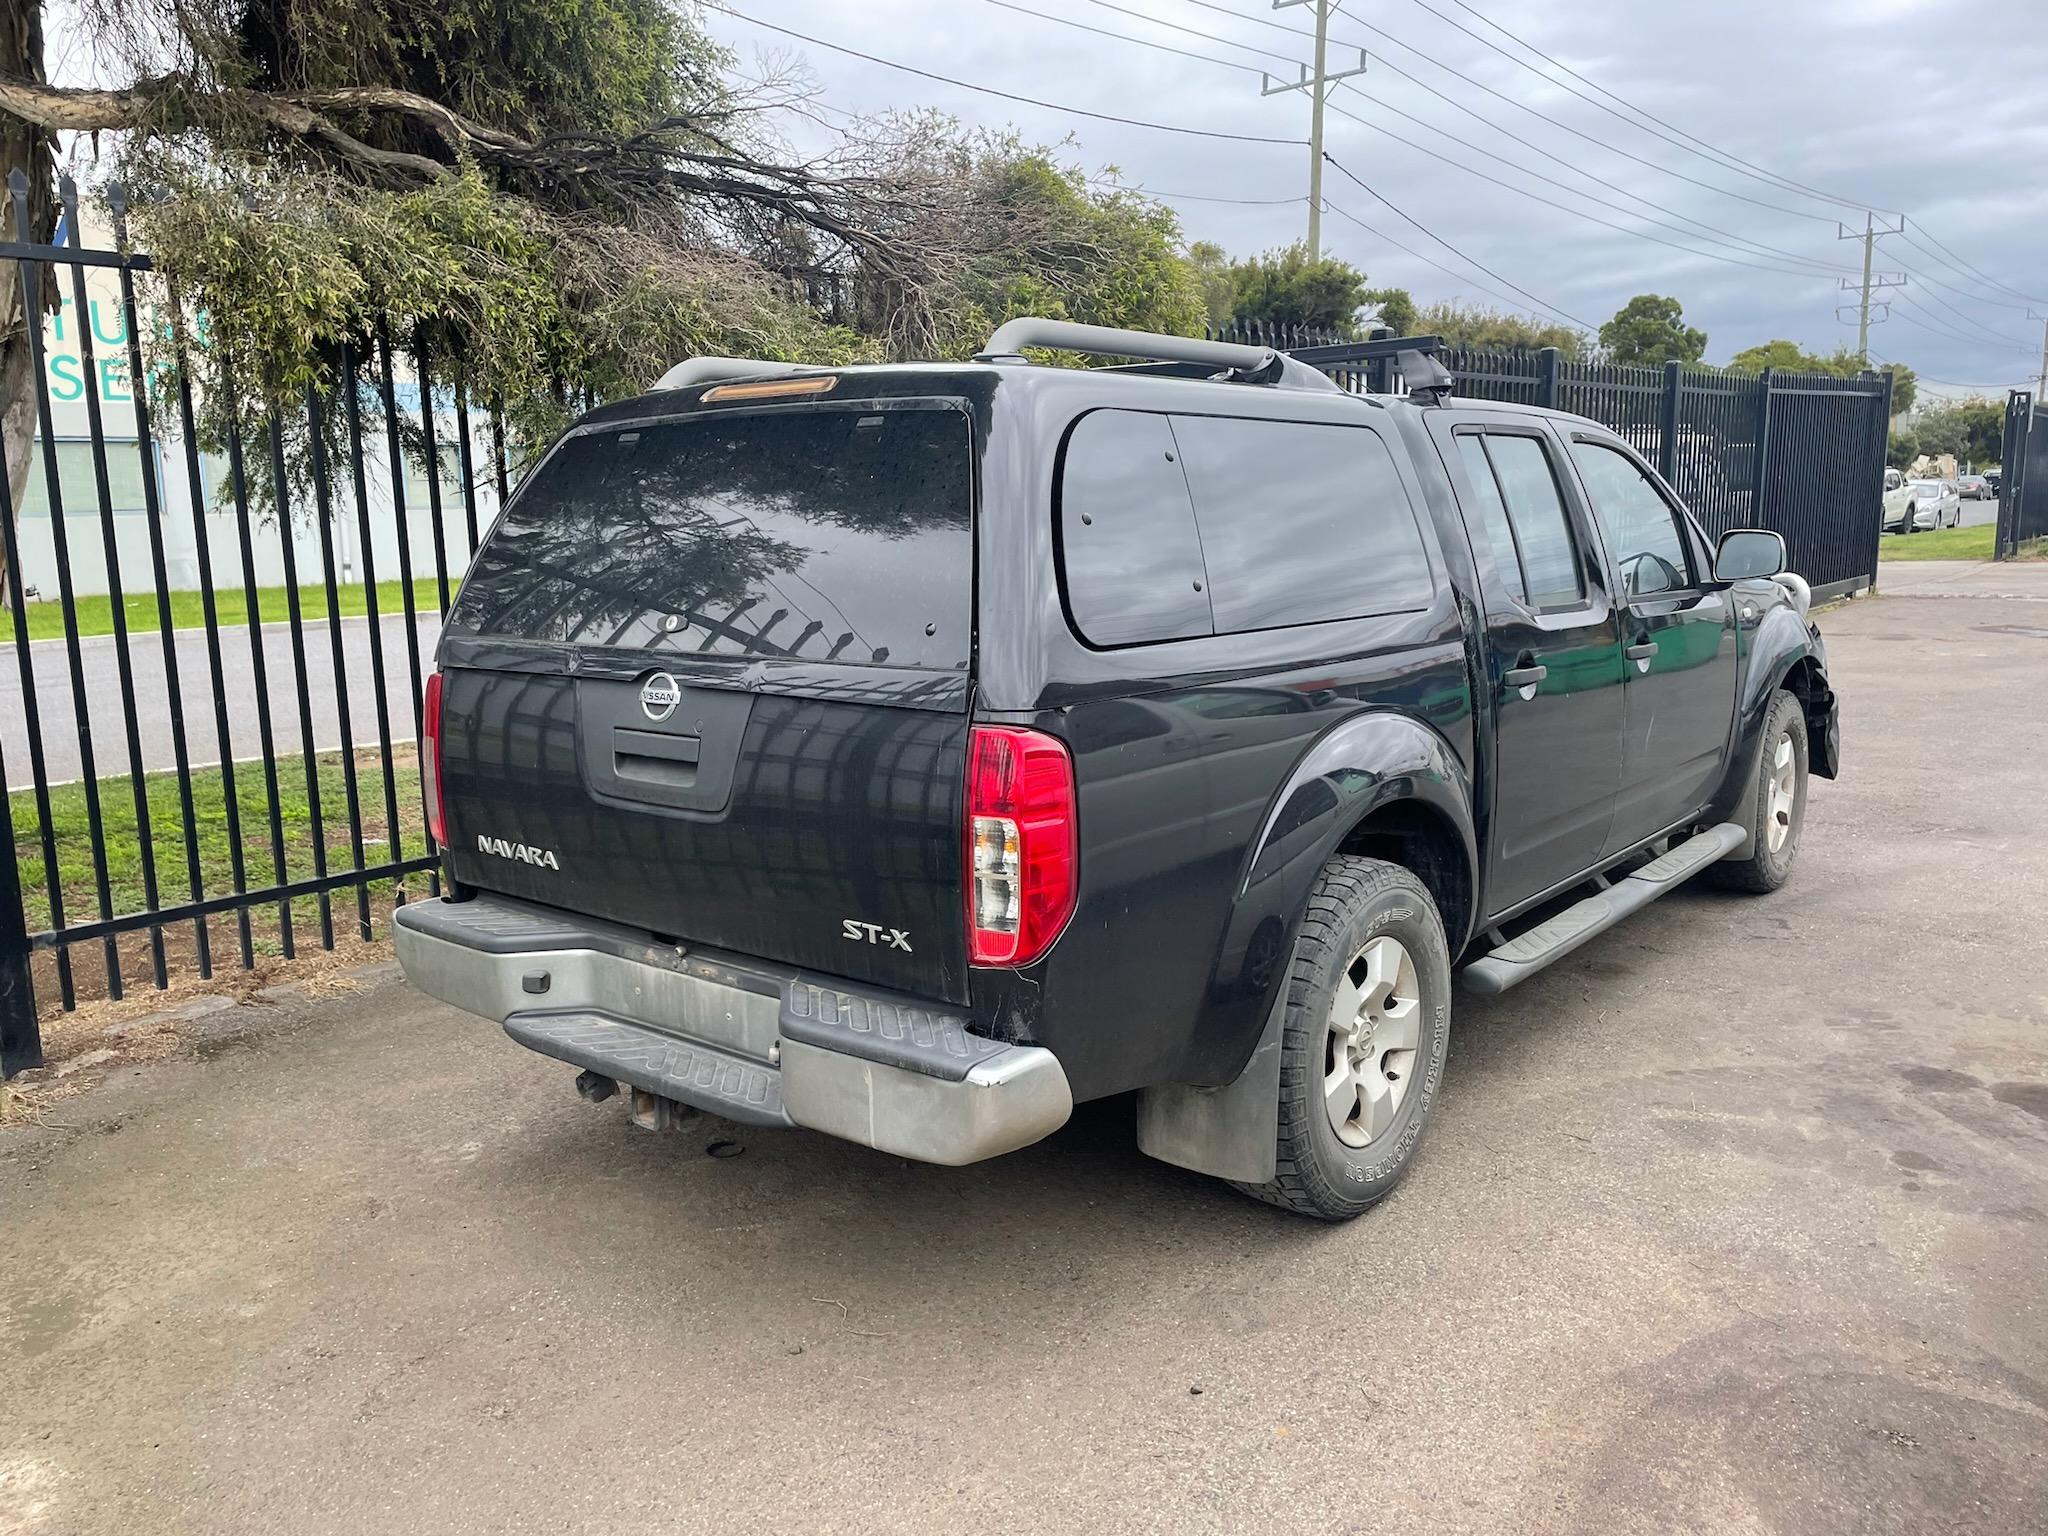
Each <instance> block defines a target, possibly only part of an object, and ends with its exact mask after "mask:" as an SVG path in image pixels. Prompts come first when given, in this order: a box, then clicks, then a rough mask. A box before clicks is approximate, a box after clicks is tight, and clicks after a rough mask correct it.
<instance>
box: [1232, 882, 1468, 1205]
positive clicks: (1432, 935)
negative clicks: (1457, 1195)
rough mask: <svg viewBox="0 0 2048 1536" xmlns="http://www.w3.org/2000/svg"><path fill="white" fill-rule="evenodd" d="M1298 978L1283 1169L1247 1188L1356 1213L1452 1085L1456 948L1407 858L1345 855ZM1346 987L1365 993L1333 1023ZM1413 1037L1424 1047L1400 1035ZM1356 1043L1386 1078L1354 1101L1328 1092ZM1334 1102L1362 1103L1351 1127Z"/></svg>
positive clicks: (1290, 999) (1382, 1187) (1286, 1040)
mask: <svg viewBox="0 0 2048 1536" xmlns="http://www.w3.org/2000/svg"><path fill="white" fill-rule="evenodd" d="M1404 961H1405V969H1404V968H1403V962H1404ZM1361 983H1363V985H1362V986H1361ZM1285 985H1286V987H1287V989H1288V990H1287V1001H1286V1012H1285V1014H1284V1016H1283V1018H1282V1022H1281V1041H1280V1044H1281V1053H1280V1118H1279V1131H1278V1141H1277V1145H1276V1149H1275V1153H1276V1155H1275V1171H1274V1175H1273V1178H1272V1180H1271V1181H1270V1182H1268V1183H1265V1184H1239V1185H1238V1186H1237V1187H1238V1188H1239V1189H1241V1190H1243V1191H1244V1192H1245V1193H1246V1194H1248V1195H1252V1196H1254V1197H1255V1198H1257V1199H1260V1200H1264V1201H1266V1202H1268V1203H1269V1204H1272V1205H1277V1206H1281V1207H1284V1208H1285V1209H1287V1210H1290V1211H1297V1212H1299V1213H1300V1214H1302V1215H1304V1216H1314V1217H1317V1218H1319V1219H1320V1220H1323V1221H1349V1220H1351V1219H1352V1218H1353V1217H1354V1216H1359V1215H1362V1214H1363V1213H1364V1212H1366V1211H1367V1210H1369V1209H1371V1207H1372V1206H1373V1205H1374V1204H1375V1203H1376V1202H1377V1201H1379V1200H1380V1199H1382V1198H1383V1197H1384V1196H1386V1194H1387V1193H1388V1192H1389V1191H1391V1190H1392V1189H1393V1187H1394V1186H1395V1185H1396V1184H1398V1183H1400V1182H1401V1177H1402V1175H1403V1174H1405V1173H1406V1172H1407V1171H1408V1164H1409V1162H1410V1161H1411V1160H1412V1159H1413V1158H1414V1155H1415V1147H1416V1143H1417V1142H1418V1141H1419V1140H1420V1138H1421V1135H1422V1129H1423V1126H1424V1124H1425V1123H1426V1122H1427V1121H1428V1119H1429V1113H1430V1108H1431V1106H1432V1105H1433V1104H1434V1102H1435V1100H1436V1095H1437V1090H1438V1087H1439V1086H1440V1084H1441V1082H1442V1078H1443V1069H1444V1055H1445V1052H1446V1050H1447V1049H1448V1048H1449V1045H1450V1026H1451V957H1450V951H1449V948H1448V946H1447V945H1446V944H1445V942H1444V926H1443V919H1442V917H1441V916H1440V915H1439V914H1438V912H1437V909H1436V902H1435V901H1434V900H1433V899H1432V898H1431V896H1430V894H1429V891H1428V889H1427V888H1426V887H1425V886H1424V885H1423V884H1422V882H1421V881H1420V880H1418V879H1417V878H1416V877H1415V876H1414V875H1413V874H1411V873H1410V872H1409V871H1407V870H1405V869H1403V868H1401V867H1400V866H1399V865H1398V864H1387V863H1383V862H1382V861H1380V860H1378V859H1361V858H1351V857H1339V858H1334V859H1331V860H1330V861H1329V863H1327V864H1325V865H1324V866H1323V870H1322V873H1321V875H1319V876H1318V877H1317V880H1316V884H1315V889H1314V890H1313V891H1312V892H1311V893H1310V894H1309V900H1308V910H1307V912H1306V913H1305V914H1304V915H1303V917H1302V921H1301V934H1300V936H1299V937H1298V938H1297V939H1296V940H1295V944H1294V956H1293V960H1292V962H1291V963H1290V965H1289V968H1288V973H1287V979H1286V982H1285ZM1340 986H1342V987H1345V988H1347V989H1352V990H1351V995H1352V997H1353V998H1355V999H1356V1000H1357V1001H1356V1005H1355V1006H1353V1007H1352V1008H1351V1009H1349V1010H1348V1011H1347V1015H1346V1016H1347V1017H1348V1019H1349V1020H1350V1023H1351V1029H1350V1031H1348V1032H1345V1031H1339V1030H1338V1029H1337V1028H1336V1027H1335V1025H1334V1022H1333V1015H1334V1013H1335V1010H1336V1000H1337V997H1338V989H1339V987H1340ZM1404 1002H1405V1003H1406V1004H1408V1006H1407V1007H1406V1008H1405V1009H1403V1008H1402V1007H1401V1005H1402V1004H1403V1003H1404ZM1375 1010H1376V1011H1375ZM1404 1021H1412V1028H1411V1029H1403V1028H1402V1027H1401V1026H1402V1024H1403V1022H1404ZM1400 1041H1412V1044H1409V1045H1406V1046H1403V1045H1400V1044H1398V1043H1390V1042H1400ZM1347 1052H1348V1053H1349V1054H1350V1056H1351V1058H1352V1060H1351V1063H1350V1065H1351V1067H1352V1068H1353V1069H1354V1070H1355V1072H1356V1075H1357V1077H1358V1079H1359V1080H1360V1081H1365V1080H1367V1079H1370V1080H1371V1082H1372V1084H1373V1087H1372V1088H1371V1089H1361V1090H1360V1091H1359V1092H1358V1093H1357V1094H1356V1095H1355V1096H1354V1097H1353V1098H1352V1099H1351V1100H1349V1101H1348V1102H1347V1101H1345V1100H1344V1099H1342V1098H1341V1097H1335V1098H1333V1097H1332V1096H1331V1095H1330V1094H1327V1093H1326V1086H1327V1085H1328V1083H1329V1081H1330V1079H1331V1077H1332V1066H1333V1063H1334V1062H1336V1061H1337V1060H1338V1059H1339V1058H1340V1056H1341V1055H1342V1054H1344V1053H1347ZM1342 1091H1343V1090H1342V1089H1341V1088H1340V1089H1339V1090H1338V1093H1339V1095H1341V1093H1342ZM1370 1092H1376V1095H1377V1096H1375V1097H1373V1098H1372V1100H1371V1102H1368V1093H1370ZM1386 1099H1391V1101H1392V1102H1391V1103H1390V1104H1389V1103H1386V1102H1384V1100H1386ZM1333 1102H1334V1103H1337V1104H1339V1105H1342V1106H1343V1107H1344V1108H1347V1109H1349V1110H1351V1111H1352V1113H1351V1114H1350V1115H1349V1116H1348V1117H1347V1121H1346V1125H1345V1128H1344V1129H1342V1130H1340V1128H1339V1126H1338V1123H1337V1114H1338V1113H1339V1112H1341V1111H1339V1110H1333V1109H1332V1108H1331V1105H1332V1103H1333Z"/></svg>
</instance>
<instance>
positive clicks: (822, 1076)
mask: <svg viewBox="0 0 2048 1536" xmlns="http://www.w3.org/2000/svg"><path fill="white" fill-rule="evenodd" d="M392 919H393V922H392V929H393V936H394V938H395V941H396V945H397V949H398V960H399V964H400V965H402V966H403V967H404V968H405V974H406V976H407V978H408V979H409V980H410V981H411V982H412V984H413V985H414V986H416V987H418V988H419V989H420V990H421V991H422V992H426V993H429V994H431V995H432V996H434V997H438V998H440V999H441V1000H442V1001H443V1002H447V1003H453V1004H454V1005H455V1006H456V1007H458V1008H462V1009H466V1010H468V1011H469V1012H471V1013H476V1014H481V1015H482V1016H483V1017H485V1018H487V1019H495V1020H497V1021H498V1022H500V1023H502V1024H503V1025H504V1026H505V1032H506V1033H507V1034H508V1035H510V1036H511V1037H512V1038H513V1039H514V1040H516V1041H518V1042H519V1043H520V1044H521V1045H524V1046H526V1047H528V1048H529V1049H531V1050H535V1051H538V1052H540V1053H541V1054H542V1055H545V1056H553V1057H555V1058H556V1059H557V1060H560V1061H566V1062H568V1063H570V1064H571V1065H572V1066H577V1067H582V1068H584V1069H585V1070H587V1071H591V1072H596V1073H598V1074H600V1075H601V1076H605V1077H610V1078H615V1079H617V1080H618V1081H619V1082H622V1083H629V1084H631V1085H632V1086H633V1087H635V1088H640V1089H644V1090H645V1091H647V1092H649V1093H652V1094H656V1095H659V1096H660V1097H662V1098H667V1099H674V1100H676V1101H678V1102H680V1103H684V1104H689V1105H693V1106H695V1107H696V1108H698V1109H702V1110H706V1111H709V1112H710V1113H712V1114H715V1115H721V1116H723V1117H725V1118H726V1119H728V1120H737V1121H739V1122H741V1123H742V1124H748V1125H784V1126H789V1125H795V1126H803V1127H805V1128H807V1129H810V1130H814V1131H823V1132H825V1133H826V1134H828V1135H832V1136H838V1137H842V1138H844V1139H845V1140H847V1141H854V1142H859V1143H860V1144H862V1145H863V1146H869V1147H874V1148H877V1149H878V1150H880V1151H883V1152H893V1153H895V1154H896V1155H897V1156H899V1157H909V1158H915V1159H917V1160H918V1161H920V1162H927V1163H946V1164H960V1163H972V1162H978V1161H980V1160H981V1159H982V1158H986V1157H994V1156H997V1155H998V1154H1000V1153H1003V1152H1012V1151H1015V1150H1016V1149H1017V1148H1019V1147H1024V1146H1029V1145H1030V1144H1031V1143H1032V1142H1034V1141H1037V1140H1039V1139H1040V1138H1042V1137H1044V1136H1047V1135H1050V1134H1051V1133H1052V1132H1053V1131H1055V1130H1057V1129H1058V1128H1059V1127H1060V1126H1061V1125H1063V1124H1065V1123H1066V1120H1067V1117H1068V1116H1069V1115H1070V1114H1071V1113H1072V1112H1073V1107H1074V1100H1073V1094H1072V1092H1071V1090H1070V1089H1069V1088H1068V1086H1067V1077H1066V1073H1065V1072H1064V1071H1062V1070H1061V1068H1060V1064H1059V1062H1058V1060H1057V1059H1056V1058H1055V1057H1054V1056H1053V1054H1052V1053H1051V1052H1050V1051H1047V1050H1044V1049H1042V1048H1041V1047H1038V1046H1029V1045H1005V1044H1003V1043H1002V1042H1001V1041H997V1040H990V1039H987V1038H986V1037H984V1036H981V1035H976V1034H972V1033H970V1032H969V1031H968V1029H967V1020H966V1019H965V1018H963V1017H961V1016H960V1015H957V1014H952V1013H947V1012H944V1011H942V1010H938V1009H933V1008H929V1007H926V1006H924V1005H923V1004H920V1003H916V1002H913V1001H910V1000H907V999H903V998H898V997H893V996H889V995H886V994H882V993H876V992H869V991H862V990H860V989H857V988H852V987H842V986H839V985H837V984H835V983H832V982H830V981H828V980H821V979H817V978H812V977H806V976H801V975H798V974H796V973H795V972H792V971H788V970H783V969H778V968H775V967H773V966H770V965H767V964H766V963H765V962H761V961H754V960H749V959H745V958H743V957H740V956H734V955H725V954H721V953H717V952H714V951H710V950H696V949H691V950H688V951H679V950H677V949H676V948H675V947H673V946H670V945H666V944H660V943H657V942H655V941H654V940H653V939H651V938H650V937H649V936H648V935H647V934H644V933H637V932H635V931H634V930H632V929H629V928H623V927H619V926H617V925H614V924H610V923H603V922H598V921H596V920H593V919H584V918H578V917H573V916H570V915H569V914H566V913H560V912H554V911H550V910H548V909H546V908H543V907H535V906H528V905H527V904H525V903H523V902H514V901H507V900H505V899H503V898H501V897H489V896H479V897H476V898H474V899H472V900H470V901H464V902H450V901H426V902H417V903H408V904H407V905H405V906H403V907H400V908H398V910H397V911H396V912H394V913H393V914H392Z"/></svg>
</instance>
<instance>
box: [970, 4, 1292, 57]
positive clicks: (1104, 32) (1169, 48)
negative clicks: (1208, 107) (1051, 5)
mask: <svg viewBox="0 0 2048 1536" xmlns="http://www.w3.org/2000/svg"><path fill="white" fill-rule="evenodd" d="M982 3H983V4H984V5H994V6H1000V7H1002V9H1004V10H1006V11H1016V12H1017V13H1018V14H1019V15H1023V16H1036V17H1037V18H1038V19H1039V20H1040V21H1052V22H1057V23H1059V25H1061V26H1063V27H1072V28H1073V29H1074V30H1075V31H1077V32H1092V33H1094V34H1095V35H1096V36H1097V37H1112V38H1115V39H1116V40H1117V41H1118V42H1120V43H1135V44H1136V45H1137V46H1138V47H1140V48H1156V49H1158V50H1159V52H1161V53H1172V54H1178V55H1179V56H1180V57H1181V58H1183V59H1199V60H1200V61H1201V62H1202V63H1204V64H1217V65H1221V66H1222V67H1223V68H1224V69H1241V70H1243V71H1244V72H1245V73H1246V74H1248V75H1257V74H1263V73H1264V71H1263V70H1260V69H1257V68H1255V67H1254V66H1252V65H1250V64H1240V63H1238V62H1237V61H1236V60H1235V59H1219V58H1217V57H1216V55H1215V54H1213V53H1196V52H1194V51H1193V50H1192V49H1188V48H1176V47H1174V46H1173V45H1172V44H1170V43H1155V42H1153V41H1152V40H1151V39H1149V38H1143V37H1133V36H1131V34H1130V33H1128V32H1112V31H1110V30H1109V28H1107V27H1091V26H1089V25H1088V23H1087V22H1085V21H1075V20H1073V19H1072V18H1071V17H1067V16H1055V15H1053V14H1052V13H1051V12H1049V11H1034V10H1033V9H1031V7H1030V6H1028V5H1018V4H1017V3H1016V0H982Z"/></svg>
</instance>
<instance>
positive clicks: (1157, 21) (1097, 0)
mask: <svg viewBox="0 0 2048 1536" xmlns="http://www.w3.org/2000/svg"><path fill="white" fill-rule="evenodd" d="M1088 3H1089V4H1090V5H1099V6H1101V7H1102V8H1103V9H1104V10H1105V11H1115V12H1116V13H1117V14H1118V15H1121V16H1129V17H1131V18H1133V19H1134V20H1137V21H1149V22H1150V23H1152V25H1153V26H1155V27H1165V28H1166V29H1167V30H1169V31H1172V32H1185V33H1186V34H1187V35H1188V36H1189V37H1199V38H1202V39H1203V40H1204V41H1206V42H1211V43H1221V44H1223V45H1224V47H1226V48H1236V49H1239V50H1241V51H1243V52H1245V53H1255V54H1258V55H1259V56H1260V57H1261V58H1267V59H1278V60H1279V61H1280V62H1281V63H1282V64H1293V65H1295V66H1297V67H1299V66H1300V64H1301V60H1299V59H1297V58H1294V57H1293V56H1292V55H1290V54H1285V53H1275V52H1274V51H1273V50H1272V49H1270V48H1256V47H1253V46H1252V45H1251V44H1250V43H1240V42H1238V41H1237V40H1236V39H1235V38H1230V37H1224V36H1221V35H1220V34H1218V33H1215V32H1204V31H1203V30H1202V29H1201V28H1200V27H1187V26H1182V25H1181V24H1180V23H1179V22H1177V21H1166V20H1163V19H1161V18H1160V17H1157V16H1148V15H1146V14H1145V13H1144V12H1143V11H1134V10H1132V9H1131V8H1130V7H1129V6H1127V5H1117V4H1115V3H1113V0H1088ZM1243 19H1244V20H1246V21H1255V20H1257V19H1258V18H1257V17H1253V16H1247V17H1244V18H1243ZM1280 30H1281V31H1282V32H1292V31H1294V30H1295V29H1294V28H1293V27H1282V28H1280ZM1309 35H1311V34H1309V33H1305V32H1304V33H1303V34H1302V36H1304V37H1307V36H1309Z"/></svg>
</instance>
